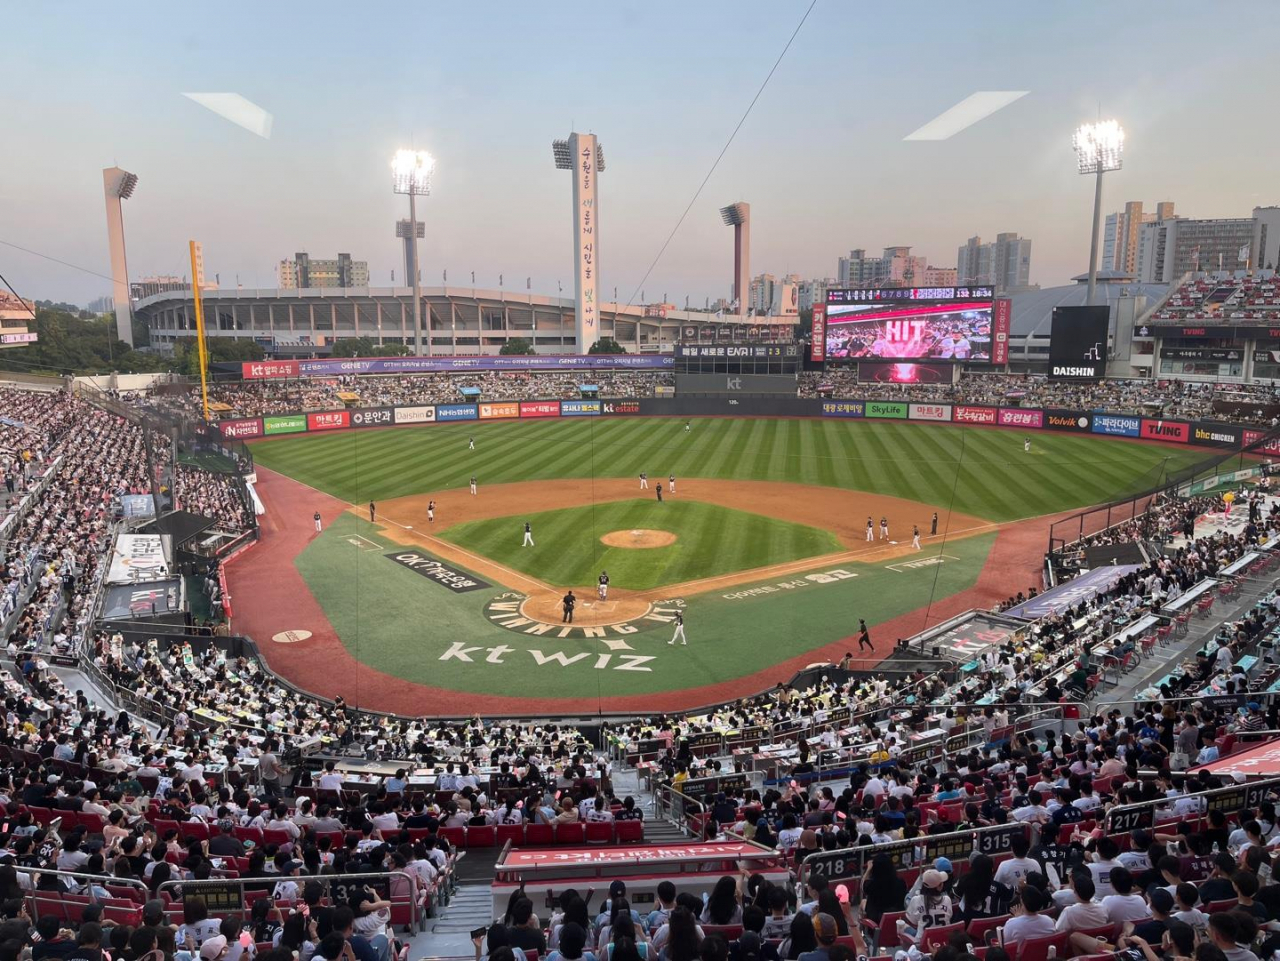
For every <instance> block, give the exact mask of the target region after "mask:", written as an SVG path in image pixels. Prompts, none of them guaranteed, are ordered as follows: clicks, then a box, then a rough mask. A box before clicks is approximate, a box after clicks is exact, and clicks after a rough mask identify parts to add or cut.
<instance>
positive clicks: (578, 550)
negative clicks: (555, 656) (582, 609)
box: [441, 497, 842, 591]
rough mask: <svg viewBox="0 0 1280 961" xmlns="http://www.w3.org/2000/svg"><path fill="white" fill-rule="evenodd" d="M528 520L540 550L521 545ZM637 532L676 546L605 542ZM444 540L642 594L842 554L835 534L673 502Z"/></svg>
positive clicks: (522, 566) (516, 521)
mask: <svg viewBox="0 0 1280 961" xmlns="http://www.w3.org/2000/svg"><path fill="white" fill-rule="evenodd" d="M526 520H527V521H529V523H530V524H532V525H533V539H534V545H535V546H533V547H522V546H521V543H522V541H523V539H524V522H525V521H526ZM638 528H646V529H650V530H663V531H670V532H671V533H672V534H675V535H676V538H677V540H676V542H675V543H674V544H670V545H668V546H666V547H655V548H646V549H643V550H636V549H632V548H626V547H607V546H605V545H604V544H602V543H601V542H600V538H601V537H602V536H603V535H605V534H608V533H609V532H610V531H618V530H635V529H638ZM441 536H443V537H444V538H445V539H446V540H449V541H453V542H454V543H455V544H459V545H461V546H462V547H465V548H467V549H468V550H471V551H474V552H475V553H477V554H482V555H484V556H485V557H491V558H493V559H494V560H496V561H498V562H500V563H502V564H506V565H507V566H508V567H512V568H514V569H516V570H518V571H523V572H524V573H526V574H529V575H531V576H533V577H537V578H539V579H540V580H544V581H547V582H548V583H550V584H554V585H556V586H558V587H581V586H590V585H593V584H595V583H596V578H597V576H599V574H600V571H602V570H606V571H608V572H609V582H610V584H612V585H613V586H614V587H623V588H627V589H629V590H637V591H643V590H648V589H649V588H651V587H657V586H658V585H660V584H678V583H681V582H683V581H690V580H695V579H697V578H701V577H714V576H715V575H717V574H727V573H729V572H731V571H741V570H748V569H750V568H754V567H765V566H767V565H770V564H782V563H785V562H787V561H793V560H798V559H800V558H802V557H815V556H817V555H819V554H831V553H835V552H837V551H840V550H841V549H842V548H841V546H840V542H839V541H838V540H836V537H835V535H834V534H831V533H830V532H829V531H821V530H818V529H817V528H814V527H806V526H804V525H802V524H791V523H788V522H786V521H780V520H775V519H774V518H771V517H765V516H763V515H761V514H749V513H746V512H744V511H738V510H731V509H730V508H727V507H719V506H717V505H715V504H706V503H702V502H699V501H681V500H679V499H678V498H673V497H668V498H667V499H666V501H665V502H663V503H661V504H659V503H658V502H657V501H656V500H655V499H654V498H652V497H647V498H643V499H637V500H630V501H618V502H614V503H608V504H600V505H598V506H596V507H571V508H567V509H565V510H559V511H546V512H544V513H540V514H533V515H530V516H528V517H518V518H517V517H500V518H493V519H490V520H484V521H472V522H471V523H468V524H458V525H456V526H454V527H450V528H449V529H447V530H446V531H444V533H443V534H442V535H441Z"/></svg>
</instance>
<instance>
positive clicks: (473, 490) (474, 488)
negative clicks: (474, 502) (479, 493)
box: [471, 474, 476, 497]
mask: <svg viewBox="0 0 1280 961" xmlns="http://www.w3.org/2000/svg"><path fill="white" fill-rule="evenodd" d="M475 493H476V475H475V474H472V475H471V494H472V496H473V497H474V496H475Z"/></svg>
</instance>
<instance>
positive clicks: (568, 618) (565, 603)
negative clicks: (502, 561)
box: [526, 535, 578, 624]
mask: <svg viewBox="0 0 1280 961" xmlns="http://www.w3.org/2000/svg"><path fill="white" fill-rule="evenodd" d="M526 536H527V535H526ZM577 603H578V599H577V598H576V597H574V596H573V591H570V592H569V593H568V594H566V595H565V596H564V597H562V598H561V599H560V606H561V607H562V608H564V616H563V617H562V618H560V620H561V622H562V623H565V624H572V623H573V606H574V605H575V604H577Z"/></svg>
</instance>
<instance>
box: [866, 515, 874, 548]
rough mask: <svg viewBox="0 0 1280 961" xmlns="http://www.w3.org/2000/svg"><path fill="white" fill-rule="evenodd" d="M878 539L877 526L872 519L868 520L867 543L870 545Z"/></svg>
mask: <svg viewBox="0 0 1280 961" xmlns="http://www.w3.org/2000/svg"><path fill="white" fill-rule="evenodd" d="M875 539H876V525H875V523H874V522H873V521H872V520H871V518H870V517H868V518H867V542H868V543H870V542H871V541H874V540H875Z"/></svg>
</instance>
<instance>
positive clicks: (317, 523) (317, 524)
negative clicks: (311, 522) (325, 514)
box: [315, 511, 320, 534]
mask: <svg viewBox="0 0 1280 961" xmlns="http://www.w3.org/2000/svg"><path fill="white" fill-rule="evenodd" d="M315 521H316V533H317V534H319V533H320V512H319V511H316V513H315Z"/></svg>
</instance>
